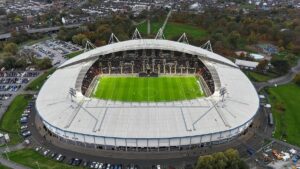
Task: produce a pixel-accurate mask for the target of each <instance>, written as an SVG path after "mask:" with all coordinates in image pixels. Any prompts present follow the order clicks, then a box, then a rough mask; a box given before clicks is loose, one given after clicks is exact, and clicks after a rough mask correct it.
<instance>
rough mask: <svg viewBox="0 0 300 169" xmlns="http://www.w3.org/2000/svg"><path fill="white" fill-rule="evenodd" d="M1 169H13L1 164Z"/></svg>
mask: <svg viewBox="0 0 300 169" xmlns="http://www.w3.org/2000/svg"><path fill="white" fill-rule="evenodd" d="M0 169H11V168H9V167H6V166H4V165H2V164H0Z"/></svg>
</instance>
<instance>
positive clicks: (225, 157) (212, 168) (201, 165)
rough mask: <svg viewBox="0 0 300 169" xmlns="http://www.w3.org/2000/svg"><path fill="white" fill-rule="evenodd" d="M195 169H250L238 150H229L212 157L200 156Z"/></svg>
mask: <svg viewBox="0 0 300 169" xmlns="http://www.w3.org/2000/svg"><path fill="white" fill-rule="evenodd" d="M195 169H248V166H247V164H246V163H245V162H244V161H242V160H241V159H240V156H239V153H238V151H237V150H234V149H228V150H226V151H225V152H218V153H214V154H212V155H206V156H200V157H199V158H198V161H197V164H196V167H195Z"/></svg>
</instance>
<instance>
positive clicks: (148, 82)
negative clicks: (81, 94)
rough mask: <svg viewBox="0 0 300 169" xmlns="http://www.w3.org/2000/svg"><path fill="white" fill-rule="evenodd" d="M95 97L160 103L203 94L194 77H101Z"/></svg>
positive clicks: (192, 97)
mask: <svg viewBox="0 0 300 169" xmlns="http://www.w3.org/2000/svg"><path fill="white" fill-rule="evenodd" d="M94 90H95V91H94V93H93V97H96V98H100V99H108V100H119V101H131V102H132V101H134V102H142V101H149V102H159V101H175V100H186V99H194V98H197V97H201V96H203V92H202V91H201V89H200V86H199V84H198V82H197V80H196V78H195V77H194V76H186V77H185V76H181V77H180V76H169V77H112V76H110V77H101V78H100V80H99V81H98V85H97V87H96V88H95V89H94Z"/></svg>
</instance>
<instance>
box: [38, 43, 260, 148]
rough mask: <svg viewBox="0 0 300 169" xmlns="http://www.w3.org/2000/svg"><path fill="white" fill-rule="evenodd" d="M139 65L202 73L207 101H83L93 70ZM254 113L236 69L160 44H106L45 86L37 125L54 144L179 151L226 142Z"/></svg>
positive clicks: (188, 48) (250, 93) (195, 50)
mask: <svg viewBox="0 0 300 169" xmlns="http://www.w3.org/2000/svg"><path fill="white" fill-rule="evenodd" d="M115 60H117V61H118V62H115ZM119 61H122V62H120V63H119ZM124 62H126V63H127V62H128V64H124ZM124 65H127V66H128V67H125V66H124ZM145 65H147V66H145ZM166 65H168V66H166ZM176 65H177V66H176ZM180 65H181V66H180ZM145 67H149V69H150V70H151V71H153V72H155V73H157V74H158V75H161V74H164V75H168V74H178V75H184V74H195V73H197V72H198V70H200V69H201V70H205V73H206V74H204V75H201V76H202V77H200V78H199V79H200V82H201V86H202V88H203V90H205V93H206V97H204V98H196V99H192V100H181V101H172V102H121V101H110V100H100V99H95V98H90V97H88V94H87V93H88V91H89V89H86V88H85V85H86V84H88V86H90V85H91V83H92V82H91V81H92V80H86V79H87V78H89V79H93V78H94V77H95V76H92V74H90V73H89V72H92V71H91V70H92V69H94V70H95V69H98V70H99V71H100V72H101V74H106V75H107V74H137V73H139V72H140V71H143V72H145ZM101 74H100V75H101ZM87 82H89V83H87ZM70 92H71V93H72V95H73V96H71V95H70ZM258 108H259V98H258V95H257V92H256V90H255V88H254V86H253V85H252V83H251V82H250V80H249V79H248V78H247V77H246V75H245V74H244V73H243V72H242V71H241V70H240V69H239V67H238V66H237V65H236V64H234V63H232V62H231V61H230V60H228V59H226V58H224V57H222V56H220V55H218V54H216V53H213V52H210V51H207V50H205V49H202V48H199V47H196V46H192V45H189V44H186V43H180V42H174V41H170V40H163V39H134V40H127V41H122V42H117V43H112V44H109V45H106V46H103V47H99V48H96V49H93V50H91V51H88V52H86V53H83V54H81V55H79V56H77V57H75V58H72V59H70V60H68V61H66V62H65V63H64V64H63V65H61V66H60V67H59V68H58V69H57V70H56V72H55V73H54V74H53V75H52V76H51V77H50V78H49V79H48V80H47V81H46V83H45V84H44V86H43V87H42V89H41V90H40V92H39V95H38V97H37V100H36V109H37V112H38V116H39V117H40V119H41V121H42V122H43V124H44V126H45V127H46V128H47V129H48V130H49V132H51V133H52V134H53V135H55V136H56V137H58V138H59V139H60V140H61V141H63V142H67V143H70V144H73V145H81V146H82V147H83V148H95V149H106V150H112V151H113V150H118V151H142V152H146V151H156V152H157V151H173V150H176V151H178V150H182V149H191V148H196V147H203V146H211V145H214V144H222V143H226V142H228V141H230V140H232V139H234V138H236V137H238V136H239V135H240V134H241V133H243V132H244V131H245V130H246V129H247V128H248V127H249V126H250V124H251V123H252V121H253V118H254V116H255V115H256V113H257V111H258Z"/></svg>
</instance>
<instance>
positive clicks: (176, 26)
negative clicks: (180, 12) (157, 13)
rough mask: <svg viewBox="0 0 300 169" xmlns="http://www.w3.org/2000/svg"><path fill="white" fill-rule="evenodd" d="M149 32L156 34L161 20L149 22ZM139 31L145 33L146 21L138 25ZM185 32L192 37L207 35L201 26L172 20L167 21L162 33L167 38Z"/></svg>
mask: <svg viewBox="0 0 300 169" xmlns="http://www.w3.org/2000/svg"><path fill="white" fill-rule="evenodd" d="M150 25H151V34H152V35H156V33H157V32H158V30H159V28H160V27H161V26H162V25H163V23H162V22H151V24H150ZM138 29H139V31H140V32H141V33H142V34H143V35H146V34H147V22H144V23H142V24H140V25H139V26H138ZM184 32H185V33H186V34H187V37H188V38H189V37H193V38H200V37H203V36H206V35H207V32H206V31H205V30H203V29H202V28H199V27H195V26H192V25H187V24H181V23H174V22H168V23H167V25H166V27H165V30H164V35H165V37H166V38H168V39H172V38H179V36H181V35H182V34H183V33H184Z"/></svg>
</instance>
